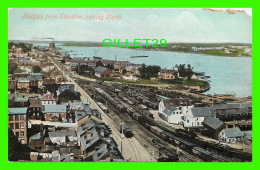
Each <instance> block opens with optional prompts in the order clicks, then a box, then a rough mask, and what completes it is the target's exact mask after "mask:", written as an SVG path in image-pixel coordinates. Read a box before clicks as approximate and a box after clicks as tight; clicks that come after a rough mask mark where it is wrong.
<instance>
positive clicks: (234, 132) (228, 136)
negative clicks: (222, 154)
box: [219, 127, 244, 143]
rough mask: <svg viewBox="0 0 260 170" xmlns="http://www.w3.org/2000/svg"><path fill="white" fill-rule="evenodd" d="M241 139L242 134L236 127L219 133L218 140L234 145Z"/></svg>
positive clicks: (242, 137)
mask: <svg viewBox="0 0 260 170" xmlns="http://www.w3.org/2000/svg"><path fill="white" fill-rule="evenodd" d="M243 139H244V133H243V132H241V130H240V129H239V128H238V127H236V128H227V129H223V130H222V131H221V132H220V133H219V140H220V141H222V142H228V143H236V142H239V141H242V140H243Z"/></svg>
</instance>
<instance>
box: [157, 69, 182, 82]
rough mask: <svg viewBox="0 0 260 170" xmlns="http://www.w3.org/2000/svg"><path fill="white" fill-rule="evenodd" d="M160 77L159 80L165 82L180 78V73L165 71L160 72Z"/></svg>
mask: <svg viewBox="0 0 260 170" xmlns="http://www.w3.org/2000/svg"><path fill="white" fill-rule="evenodd" d="M158 77H159V79H163V80H169V79H177V78H179V72H178V71H177V70H167V69H163V70H160V72H159V73H158Z"/></svg>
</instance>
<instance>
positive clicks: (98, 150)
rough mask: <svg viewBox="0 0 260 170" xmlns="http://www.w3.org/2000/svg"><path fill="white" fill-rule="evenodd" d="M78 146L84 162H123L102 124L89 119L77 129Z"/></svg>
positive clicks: (115, 145) (109, 133)
mask: <svg viewBox="0 0 260 170" xmlns="http://www.w3.org/2000/svg"><path fill="white" fill-rule="evenodd" d="M77 136H78V145H79V146H80V150H81V154H84V155H86V157H84V158H83V161H86V162H93V161H94V162H111V161H119V160H121V161H123V157H122V155H121V153H120V152H119V150H118V148H117V144H116V143H115V141H114V139H113V138H112V137H111V132H110V130H109V129H108V127H107V125H105V124H104V123H102V122H100V121H97V120H92V119H89V120H88V122H86V123H85V124H83V125H81V126H79V127H78V129H77Z"/></svg>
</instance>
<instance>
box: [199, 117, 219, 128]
mask: <svg viewBox="0 0 260 170" xmlns="http://www.w3.org/2000/svg"><path fill="white" fill-rule="evenodd" d="M203 123H204V124H206V125H207V126H209V127H211V128H213V129H218V128H219V127H221V126H222V125H223V124H224V123H223V122H222V121H221V120H219V119H218V118H214V117H208V118H206V119H205V120H204V122H203Z"/></svg>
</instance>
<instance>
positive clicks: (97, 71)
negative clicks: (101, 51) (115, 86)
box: [95, 66, 108, 74]
mask: <svg viewBox="0 0 260 170" xmlns="http://www.w3.org/2000/svg"><path fill="white" fill-rule="evenodd" d="M106 70H108V68H106V67H102V66H98V67H97V68H95V73H98V74H102V73H104V72H105V71H106Z"/></svg>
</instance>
